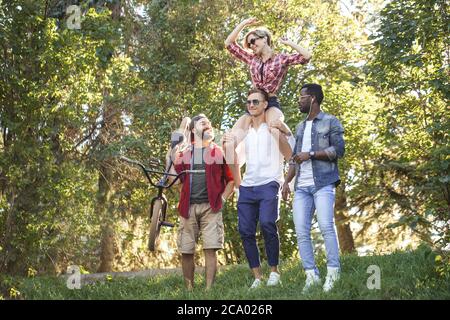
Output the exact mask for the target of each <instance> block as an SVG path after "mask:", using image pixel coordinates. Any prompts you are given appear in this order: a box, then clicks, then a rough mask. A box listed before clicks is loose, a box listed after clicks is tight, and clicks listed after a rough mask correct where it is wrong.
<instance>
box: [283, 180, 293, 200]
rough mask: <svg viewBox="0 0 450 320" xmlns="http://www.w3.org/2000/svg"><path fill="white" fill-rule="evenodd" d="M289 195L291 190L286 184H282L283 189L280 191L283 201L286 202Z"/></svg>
mask: <svg viewBox="0 0 450 320" xmlns="http://www.w3.org/2000/svg"><path fill="white" fill-rule="evenodd" d="M290 193H291V188H289V184H288V183H286V182H285V183H284V184H283V188H282V189H281V196H282V197H283V200H284V201H287V200H288V199H289V195H290Z"/></svg>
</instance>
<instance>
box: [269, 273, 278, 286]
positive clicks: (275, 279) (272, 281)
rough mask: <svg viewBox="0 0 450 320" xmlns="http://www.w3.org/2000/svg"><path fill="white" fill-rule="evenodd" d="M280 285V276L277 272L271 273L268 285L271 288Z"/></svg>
mask: <svg viewBox="0 0 450 320" xmlns="http://www.w3.org/2000/svg"><path fill="white" fill-rule="evenodd" d="M278 284H281V281H280V274H279V273H277V272H271V273H270V275H269V280H267V285H268V286H269V287H270V286H276V285H278Z"/></svg>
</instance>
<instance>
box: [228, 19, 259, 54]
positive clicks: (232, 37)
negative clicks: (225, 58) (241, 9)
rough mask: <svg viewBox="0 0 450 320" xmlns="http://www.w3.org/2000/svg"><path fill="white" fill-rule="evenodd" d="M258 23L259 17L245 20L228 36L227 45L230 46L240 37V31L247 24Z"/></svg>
mask: <svg viewBox="0 0 450 320" xmlns="http://www.w3.org/2000/svg"><path fill="white" fill-rule="evenodd" d="M258 23H259V22H258V19H256V18H248V19H245V20H243V21H242V22H241V23H239V24H238V25H237V26H236V27H235V28H234V30H233V31H232V32H231V33H230V35H229V36H228V37H227V39H226V40H225V46H226V47H228V46H229V45H230V44H232V43H234V42H236V40H237V38H238V37H239V33H241V31H242V29H244V28H245V27H246V26H251V25H255V24H258Z"/></svg>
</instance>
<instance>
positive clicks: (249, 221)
mask: <svg viewBox="0 0 450 320" xmlns="http://www.w3.org/2000/svg"><path fill="white" fill-rule="evenodd" d="M279 194H280V185H279V184H278V182H275V181H272V182H269V183H268V184H265V185H262V186H257V187H244V186H240V187H239V199H238V203H237V210H238V229H239V234H240V235H241V239H242V243H243V245H244V250H245V255H246V257H247V260H248V264H249V266H250V268H257V267H259V266H260V259H259V251H258V246H257V245H256V226H257V224H258V221H259V225H260V228H261V231H262V234H263V237H264V244H265V247H266V254H267V259H268V263H269V266H271V267H274V266H277V265H278V262H279V255H280V240H279V236H278V228H277V223H276V222H277V220H278V217H279V202H280V198H279Z"/></svg>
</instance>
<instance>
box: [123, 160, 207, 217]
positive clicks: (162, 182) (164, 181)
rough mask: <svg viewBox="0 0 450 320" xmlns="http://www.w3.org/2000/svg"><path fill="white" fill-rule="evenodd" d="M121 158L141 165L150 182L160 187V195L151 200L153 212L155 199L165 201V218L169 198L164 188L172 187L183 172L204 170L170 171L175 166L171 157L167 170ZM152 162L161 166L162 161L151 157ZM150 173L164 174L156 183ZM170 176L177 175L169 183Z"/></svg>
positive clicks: (156, 165)
mask: <svg viewBox="0 0 450 320" xmlns="http://www.w3.org/2000/svg"><path fill="white" fill-rule="evenodd" d="M120 159H122V160H124V161H126V162H129V163H132V164H135V165H138V166H139V167H141V169H142V171H144V174H145V176H146V177H147V180H148V181H149V182H150V184H151V185H152V186H154V187H155V188H157V189H158V195H157V196H155V197H154V198H152V200H151V212H153V205H154V203H155V201H156V200H161V201H162V203H163V215H164V217H163V218H165V214H166V209H167V199H166V197H165V196H164V193H163V192H164V189H170V188H171V187H172V186H173V185H174V184H175V183H176V182H177V181H178V179H180V177H181V176H182V175H183V174H186V173H200V172H204V170H184V171H182V172H180V173H178V174H174V173H170V169H171V168H172V166H173V161H172V159H170V165H169V168H168V169H167V171H161V170H153V169H148V168H146V167H145V166H144V165H143V164H142V163H141V162H139V161H136V160H132V159H129V158H127V157H124V156H121V157H120ZM150 163H151V164H152V165H153V166H155V167H161V162H160V161H159V160H158V159H150ZM150 174H159V175H163V177H162V179H161V180H159V181H158V182H157V183H155V182H154V181H153V180H152V178H151V176H150ZM169 177H175V179H173V180H172V181H171V182H169V183H167V181H168V179H169Z"/></svg>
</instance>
